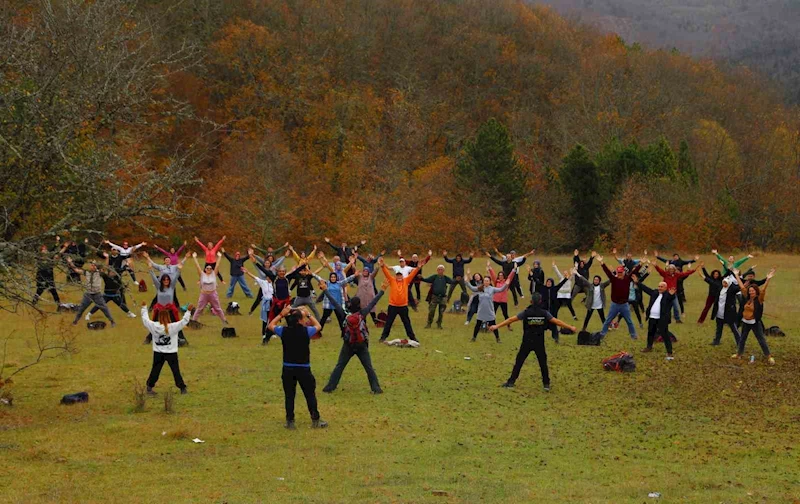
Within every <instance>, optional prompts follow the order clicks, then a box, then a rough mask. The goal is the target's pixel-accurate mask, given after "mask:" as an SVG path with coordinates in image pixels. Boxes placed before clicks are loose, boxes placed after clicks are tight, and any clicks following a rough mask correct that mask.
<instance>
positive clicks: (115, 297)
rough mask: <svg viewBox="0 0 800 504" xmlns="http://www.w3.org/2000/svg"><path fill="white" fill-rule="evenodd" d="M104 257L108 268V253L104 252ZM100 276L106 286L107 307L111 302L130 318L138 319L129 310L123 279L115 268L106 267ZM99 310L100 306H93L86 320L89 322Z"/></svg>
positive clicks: (104, 291)
mask: <svg viewBox="0 0 800 504" xmlns="http://www.w3.org/2000/svg"><path fill="white" fill-rule="evenodd" d="M103 257H105V258H106V266H108V253H106V252H103ZM100 276H102V277H103V284H104V285H105V288H104V289H103V300H104V301H105V302H106V306H108V303H109V302H112V303H116V305H117V306H119V308H120V310H122V311H123V312H125V314H126V315H127V316H128V317H130V318H136V314H135V313H133V312H132V311H130V310H129V309H128V305H127V303H126V301H125V284H124V283H122V277H121V276H120V275H119V273H117V272H116V271H115V270H114V268H109V267H106V268H103V269H102V270H100ZM98 310H100V307H99V306H97V305H95V306H93V307H92V309H91V310H89V313H87V314H86V320H87V321H89V320H90V319H91V318H92V315H94V313H95V312H96V311H98Z"/></svg>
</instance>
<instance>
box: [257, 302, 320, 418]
mask: <svg viewBox="0 0 800 504" xmlns="http://www.w3.org/2000/svg"><path fill="white" fill-rule="evenodd" d="M281 319H286V326H278V325H277V324H278V322H280V321H281ZM267 327H268V329H269V330H270V331H272V332H273V333H274V334H276V335H277V336H278V337H279V338H281V342H282V343H283V372H282V374H281V381H282V382H283V394H284V399H285V404H286V428H287V429H295V428H296V427H295V423H294V398H295V394H296V393H297V384H298V383H299V384H300V389H302V391H303V395H304V396H305V398H306V403H307V404H308V412H309V413H310V414H311V427H312V428H315V429H319V428H323V427H327V426H328V422H326V421H325V420H322V419H320V417H319V410H318V409H317V395H316V392H315V389H316V387H317V381H316V380H315V379H314V375H313V374H312V373H311V349H310V342H311V337H312V336H314V335H315V334H317V333H318V332H319V330H320V329H321V326H320V324H319V322H318V321H317V319H315V318H314V316H313V315H311V314H310V313H308V312H307V311H306V310H305V309H304V308H292V307H291V306H288V305H287V306H286V307H285V308H284V309H283V311H281V312H280V313H279V314H278V316H277V317H275V318H274V319H272V320H271V321H270V323H269V326H267Z"/></svg>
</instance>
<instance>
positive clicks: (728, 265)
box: [711, 249, 753, 277]
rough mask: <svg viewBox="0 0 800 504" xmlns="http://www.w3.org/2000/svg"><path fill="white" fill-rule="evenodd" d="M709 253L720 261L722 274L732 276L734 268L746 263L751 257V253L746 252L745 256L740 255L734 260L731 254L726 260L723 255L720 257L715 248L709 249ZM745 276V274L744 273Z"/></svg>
mask: <svg viewBox="0 0 800 504" xmlns="http://www.w3.org/2000/svg"><path fill="white" fill-rule="evenodd" d="M711 253H712V254H714V255H715V256H716V257H717V259H718V260H719V262H720V263H722V276H723V277H726V276H732V275H733V270H734V269H739V268H741V267H742V264H744V263H746V262H747V261H749V260H750V259H752V258H753V254H747V255H746V256H744V257H742V258H741V259H739V260H738V261H736V260H734V257H733V256H728V260H727V261H726V260H725V258H724V257H722V256H721V255H720V254H719V252H718V251H717V249H711ZM745 276H746V275H745Z"/></svg>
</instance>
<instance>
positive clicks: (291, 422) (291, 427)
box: [284, 420, 297, 430]
mask: <svg viewBox="0 0 800 504" xmlns="http://www.w3.org/2000/svg"><path fill="white" fill-rule="evenodd" d="M284 427H286V428H287V429H289V430H295V429H296V428H297V426H296V425H295V424H294V420H286V425H284Z"/></svg>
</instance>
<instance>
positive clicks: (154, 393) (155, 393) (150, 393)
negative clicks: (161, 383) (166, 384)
mask: <svg viewBox="0 0 800 504" xmlns="http://www.w3.org/2000/svg"><path fill="white" fill-rule="evenodd" d="M147 395H149V396H150V397H155V396H157V395H158V392H156V391H155V390H153V387H147Z"/></svg>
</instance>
